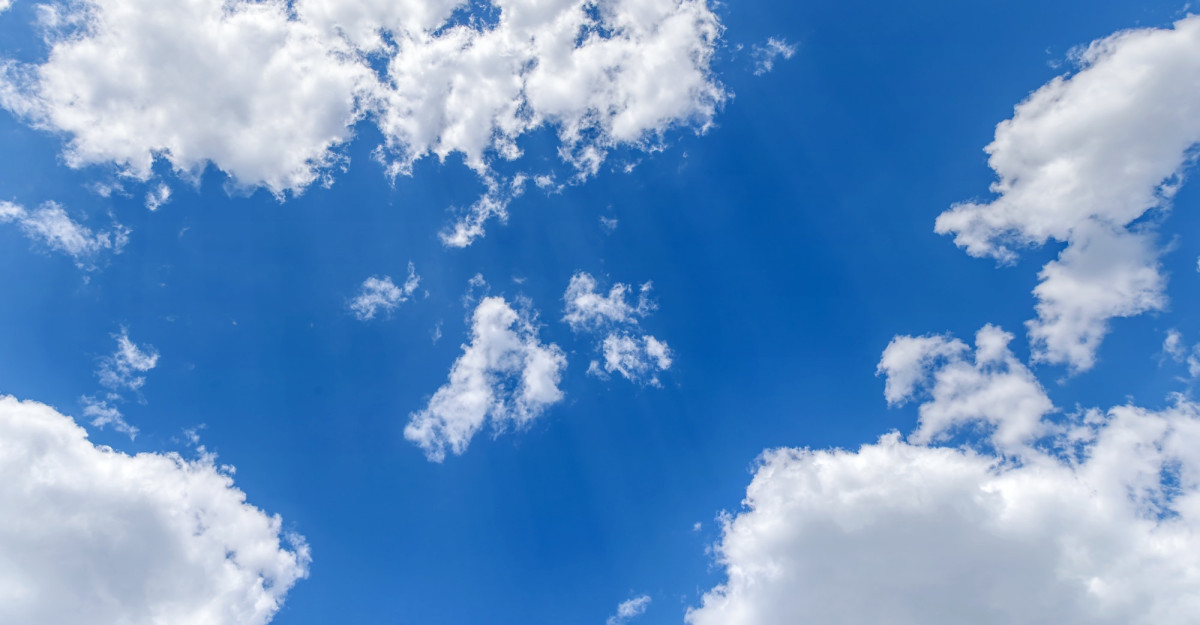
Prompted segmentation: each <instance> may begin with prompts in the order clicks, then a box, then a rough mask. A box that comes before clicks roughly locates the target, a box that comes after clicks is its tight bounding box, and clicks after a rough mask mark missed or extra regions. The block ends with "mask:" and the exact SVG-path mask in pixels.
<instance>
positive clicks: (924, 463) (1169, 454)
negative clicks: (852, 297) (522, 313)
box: [686, 326, 1200, 625]
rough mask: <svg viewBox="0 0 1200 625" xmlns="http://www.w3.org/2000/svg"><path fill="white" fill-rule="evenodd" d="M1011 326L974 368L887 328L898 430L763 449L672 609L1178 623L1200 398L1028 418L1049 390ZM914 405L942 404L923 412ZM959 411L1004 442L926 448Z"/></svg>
mask: <svg viewBox="0 0 1200 625" xmlns="http://www.w3.org/2000/svg"><path fill="white" fill-rule="evenodd" d="M1010 338H1011V337H1010V336H1008V335H1006V334H1004V333H1003V332H1001V331H1000V330H998V329H996V328H993V327H990V326H989V327H985V328H984V329H983V330H981V331H980V333H979V336H978V337H977V338H976V351H975V358H974V362H973V363H972V362H968V361H967V360H966V359H965V358H964V354H965V352H966V351H968V350H967V348H966V346H965V345H962V344H961V343H957V342H956V341H954V340H953V339H948V338H945V337H921V338H918V339H912V338H911V337H904V338H898V339H896V340H895V341H893V343H892V345H891V346H889V348H888V352H889V353H885V357H884V361H885V362H889V356H890V357H891V358H890V364H889V365H887V366H883V365H881V369H883V370H884V371H885V372H895V374H896V375H897V376H898V377H896V378H895V379H889V386H890V389H889V391H888V392H889V400H893V399H894V400H895V401H902V400H903V399H904V398H905V397H907V396H908V395H909V393H912V392H915V389H917V388H922V385H924V387H923V388H926V389H928V392H929V396H928V397H929V399H928V401H927V403H926V404H925V405H923V406H922V411H921V413H922V423H921V426H920V427H919V429H918V432H917V434H915V435H914V436H912V437H910V440H909V441H908V442H905V441H903V440H902V439H901V437H900V435H899V434H898V433H892V434H888V435H886V436H884V437H882V438H881V439H880V440H879V441H878V442H877V443H875V444H869V445H864V446H862V447H861V448H859V449H858V450H856V451H846V450H810V449H776V450H770V451H767V452H765V453H764V454H763V456H762V458H761V460H760V464H759V467H758V468H757V471H756V474H755V476H754V479H753V481H752V482H751V484H750V486H749V488H748V489H747V494H746V499H745V501H744V502H743V503H744V508H743V510H741V511H740V512H738V513H737V514H732V515H725V517H724V519H723V530H722V537H721V539H720V541H719V542H718V543H717V544H716V545H715V553H716V555H717V559H718V561H719V563H720V564H721V565H722V566H723V567H724V570H725V575H726V581H725V582H724V583H722V584H720V585H718V586H717V587H715V588H713V589H712V590H711V591H709V592H708V593H706V594H705V595H704V597H703V599H702V601H701V605H700V606H698V607H695V608H692V609H690V610H689V611H688V614H687V619H686V620H687V622H688V623H690V624H691V625H710V624H718V623H719V624H721V625H768V624H771V625H773V624H775V623H809V622H811V623H829V624H837V623H846V624H848V625H849V624H856V623H883V622H886V623H892V624H895V625H909V624H912V625H916V624H921V625H936V624H941V623H944V624H947V625H949V624H952V623H1012V624H1023V623H1024V624H1030V625H1032V624H1033V623H1046V622H1054V623H1063V624H1066V625H1071V624H1076V623H1078V624H1080V625H1084V624H1087V625H1104V624H1112V625H1118V624H1120V625H1126V624H1132V625H1141V624H1145V625H1149V624H1154V625H1175V624H1178V625H1184V624H1186V623H1190V622H1192V621H1193V620H1194V616H1195V614H1196V613H1197V610H1200V595H1197V594H1196V592H1195V588H1196V587H1197V584H1200V452H1198V451H1197V450H1200V405H1197V404H1194V403H1191V402H1190V401H1187V400H1185V399H1183V398H1182V397H1177V398H1176V401H1175V404H1174V405H1173V406H1172V407H1170V408H1168V409H1165V410H1162V411H1158V412H1155V411H1150V410H1145V409H1142V408H1138V407H1136V406H1131V405H1126V406H1120V407H1116V408H1113V409H1111V410H1109V411H1108V412H1107V413H1103V412H1101V411H1098V410H1090V411H1083V412H1080V413H1079V414H1076V415H1072V416H1071V417H1068V418H1067V420H1066V421H1065V422H1059V423H1056V424H1052V423H1049V422H1047V421H1042V422H1041V424H1040V425H1038V426H1033V427H1031V426H1030V425H1029V419H1030V418H1031V417H1032V416H1034V415H1035V414H1036V415H1038V416H1041V415H1043V414H1045V412H1046V411H1048V410H1049V400H1048V399H1046V398H1045V397H1044V394H1043V393H1042V392H1041V389H1040V387H1036V383H1035V382H1033V381H1032V380H1030V379H1027V377H1026V375H1027V373H1028V371H1027V370H1025V369H1024V367H1023V365H1021V364H1020V363H1018V362H1015V361H1014V360H1013V359H1012V356H1011V354H1010V353H1009V352H1008V350H1007V347H1006V343H1007V341H1008V340H1009V339H1010ZM956 343H957V344H956ZM947 346H952V347H949V348H947ZM930 354H933V356H930ZM913 368H916V372H915V373H913V372H912V369H913ZM931 377H932V380H933V382H932V385H931V386H930V385H929V378H931ZM1030 401H1032V403H1027V402H1030ZM991 402H995V403H991ZM930 407H934V408H936V409H937V410H939V411H941V415H942V417H943V418H940V419H936V420H935V419H927V418H926V417H927V415H928V412H929V411H927V410H926V408H930ZM946 415H949V418H945V417H946ZM970 421H976V422H980V423H982V424H985V425H995V426H996V432H997V438H998V439H1003V438H1004V437H1003V436H1002V434H1001V433H1002V432H1003V431H1004V430H1005V428H1006V427H1007V428H1009V431H1010V432H1011V433H1012V437H1011V438H1012V443H1013V444H1011V445H1009V446H1008V450H1009V451H1010V452H1011V453H1007V454H1005V455H1003V456H1000V455H995V454H993V453H992V452H989V451H987V450H986V449H971V448H962V447H960V448H952V447H946V446H932V445H929V444H927V443H928V442H929V441H932V440H939V439H940V438H941V436H942V435H943V434H946V433H947V432H949V431H950V430H951V429H953V428H956V427H959V426H962V425H965V424H967V423H968V422H970Z"/></svg>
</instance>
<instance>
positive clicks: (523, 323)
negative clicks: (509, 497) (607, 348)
mask: <svg viewBox="0 0 1200 625" xmlns="http://www.w3.org/2000/svg"><path fill="white" fill-rule="evenodd" d="M535 324H536V318H535V317H534V315H533V313H531V312H529V311H528V310H521V311H517V310H515V309H513V307H512V306H510V305H509V304H508V302H507V301H505V300H504V298H502V297H495V296H493V297H485V298H483V299H482V300H481V301H480V302H479V305H478V306H477V307H476V308H475V312H474V314H473V315H472V319H471V342H470V343H469V344H466V345H463V353H462V355H461V356H459V357H458V360H456V361H455V362H454V365H453V366H452V367H451V369H450V377H449V380H448V381H447V382H446V384H445V385H443V386H442V387H441V388H439V389H438V390H437V392H436V393H434V395H433V397H432V398H431V399H430V400H429V405H428V406H426V407H425V409H423V410H421V411H420V412H417V413H414V414H413V415H412V416H411V419H410V420H409V423H408V425H407V427H405V428H404V437H405V438H407V439H408V440H410V441H412V442H414V443H416V444H417V445H419V446H420V447H421V449H423V450H425V454H426V456H427V457H428V458H429V459H430V460H431V461H434V462H441V461H442V460H443V459H445V457H446V451H447V450H449V451H450V452H451V453H454V454H462V453H463V452H464V451H466V449H467V445H469V444H470V442H471V439H472V438H473V437H474V436H475V433H476V432H478V431H479V429H480V428H482V427H483V425H484V422H485V421H489V420H490V421H491V424H492V426H493V427H494V428H496V430H497V431H500V430H502V429H504V428H507V427H509V426H512V427H516V428H520V427H522V426H525V425H527V424H528V423H529V422H530V421H532V420H533V419H535V418H537V417H538V416H540V415H541V413H542V412H543V411H544V410H545V409H546V408H547V407H548V406H550V405H552V404H554V403H557V402H558V401H559V400H561V399H562V397H563V393H562V391H561V390H560V389H559V388H558V383H559V380H560V378H561V376H562V371H563V369H565V368H566V366H567V358H566V355H565V354H564V353H563V351H562V350H561V349H560V348H559V347H558V346H557V345H555V344H553V343H551V344H549V345H543V344H542V343H541V341H540V340H539V339H538V332H537V326H536V325H535Z"/></svg>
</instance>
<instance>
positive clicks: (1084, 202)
mask: <svg viewBox="0 0 1200 625" xmlns="http://www.w3.org/2000/svg"><path fill="white" fill-rule="evenodd" d="M1076 60H1077V62H1078V65H1079V70H1078V71H1077V72H1076V73H1075V74H1074V75H1070V76H1062V77H1058V78H1055V79H1054V80H1052V81H1050V82H1049V83H1047V84H1046V85H1044V86H1043V87H1041V88H1040V89H1038V90H1037V91H1035V92H1034V93H1033V94H1032V95H1030V96H1029V98H1028V99H1026V100H1025V101H1024V102H1022V103H1020V104H1019V105H1017V107H1016V111H1015V113H1014V115H1013V117H1012V118H1011V119H1008V120H1006V121H1004V122H1002V123H1001V124H1000V125H999V126H997V128H996V137H995V140H994V141H993V142H992V143H991V144H990V145H989V146H987V148H986V151H987V153H988V154H989V155H990V159H989V164H990V165H991V167H992V169H993V170H995V172H996V174H997V175H998V177H999V180H998V181H997V182H996V183H995V184H993V185H992V190H993V191H994V192H995V193H996V194H997V197H996V198H995V199H994V200H992V201H991V202H967V203H963V204H958V205H956V206H954V207H953V208H952V209H951V210H949V211H946V212H945V213H943V214H942V215H941V216H939V217H938V219H937V224H936V230H937V232H939V233H942V234H952V235H954V240H955V242H956V243H957V244H958V245H959V246H961V247H963V248H965V249H966V251H967V252H968V253H969V254H971V255H973V256H990V257H993V258H996V259H998V260H999V261H1001V262H1011V261H1012V260H1014V259H1015V258H1016V255H1017V251H1018V250H1019V249H1020V248H1021V247H1025V246H1037V245H1043V244H1045V243H1046V242H1048V241H1050V240H1055V241H1061V242H1064V243H1066V244H1067V245H1066V248H1065V249H1064V250H1063V251H1062V253H1061V254H1060V255H1059V258H1058V259H1057V260H1055V261H1053V262H1051V263H1049V264H1048V265H1046V266H1045V267H1044V268H1043V269H1042V271H1041V273H1040V274H1039V277H1040V278H1041V283H1040V284H1039V285H1038V286H1037V288H1036V289H1035V290H1034V294H1035V295H1036V296H1037V298H1038V306H1037V318H1036V319H1033V320H1031V321H1030V322H1029V323H1028V329H1029V334H1030V338H1031V339H1032V342H1033V347H1034V358H1035V360H1037V361H1042V362H1049V363H1065V364H1068V365H1069V366H1070V367H1071V368H1072V369H1073V370H1076V371H1078V370H1085V369H1088V368H1090V367H1092V366H1093V365H1094V363H1095V358H1096V350H1097V348H1098V347H1099V344H1100V342H1101V340H1102V339H1103V337H1104V336H1105V334H1106V333H1107V332H1108V324H1109V321H1110V320H1111V319H1112V318H1114V317H1129V316H1134V315H1138V314H1141V313H1143V312H1146V311H1150V310H1158V309H1161V308H1163V307H1164V306H1165V304H1166V301H1167V300H1166V296H1165V294H1164V288H1165V278H1164V277H1163V276H1162V273H1161V271H1160V268H1159V262H1158V259H1159V256H1160V255H1161V251H1162V250H1161V248H1160V247H1159V246H1157V245H1156V243H1155V236H1154V232H1153V231H1152V230H1151V229H1150V227H1149V226H1148V225H1146V224H1147V223H1148V222H1147V220H1146V219H1144V216H1146V215H1147V213H1148V212H1150V211H1154V210H1162V209H1165V208H1166V207H1168V205H1169V203H1170V200H1171V198H1172V197H1173V195H1174V194H1175V192H1176V190H1177V189H1178V188H1179V186H1180V185H1181V184H1182V181H1183V173H1184V170H1185V169H1186V168H1187V167H1188V166H1189V165H1190V164H1192V163H1193V162H1194V157H1195V146H1196V144H1197V143H1198V142H1200V90H1197V89H1196V88H1195V84H1196V81H1197V80H1198V79H1200V16H1192V17H1188V18H1186V19H1183V20H1180V21H1178V22H1176V23H1175V24H1174V27H1173V28H1168V29H1140V30H1131V31H1125V32H1120V33H1117V34H1115V35H1112V36H1110V37H1107V38H1104V39H1101V40H1098V41H1095V42H1093V43H1092V44H1091V45H1089V46H1087V47H1086V48H1085V49H1083V50H1081V51H1079V52H1078V53H1077V54H1076Z"/></svg>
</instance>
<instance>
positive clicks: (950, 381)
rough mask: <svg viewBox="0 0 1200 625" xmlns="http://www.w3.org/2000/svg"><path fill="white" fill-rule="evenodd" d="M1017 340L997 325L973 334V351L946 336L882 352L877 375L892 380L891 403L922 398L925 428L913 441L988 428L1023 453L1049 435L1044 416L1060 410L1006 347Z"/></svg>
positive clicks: (912, 340) (896, 343)
mask: <svg viewBox="0 0 1200 625" xmlns="http://www.w3.org/2000/svg"><path fill="white" fill-rule="evenodd" d="M1012 338H1013V336H1012V335H1011V334H1009V333H1007V332H1004V331H1003V330H1001V329H999V328H997V327H995V326H992V325H988V326H984V328H983V329H981V330H980V331H979V332H978V333H977V334H976V335H975V353H974V356H973V358H967V352H968V351H969V349H968V348H967V346H966V344H964V343H963V342H962V341H959V340H958V339H953V338H949V337H944V336H922V337H911V336H902V337H896V338H895V339H893V340H892V342H891V343H890V344H889V345H888V346H887V349H885V350H884V352H883V358H882V359H881V360H880V362H879V368H878V372H879V373H880V374H881V375H884V376H886V380H887V382H886V387H885V390H884V395H885V397H886V398H887V401H888V403H889V404H892V405H899V404H903V403H905V402H907V401H908V400H910V399H912V398H913V397H915V396H917V395H918V393H922V392H924V393H928V396H929V398H930V399H929V400H928V401H926V402H924V403H922V404H921V407H920V411H919V412H920V425H919V427H918V428H917V430H916V432H914V433H913V435H912V436H911V437H910V439H911V440H912V441H915V442H918V443H928V442H930V441H932V440H935V439H937V438H938V437H940V436H948V435H950V434H952V433H953V431H954V430H955V428H957V427H961V426H964V425H971V424H982V425H985V426H986V427H988V428H990V429H991V430H992V431H991V433H990V438H991V441H992V443H993V444H994V445H995V447H996V448H997V449H999V450H1003V451H1006V452H1012V451H1018V450H1020V449H1021V448H1022V447H1023V446H1024V445H1026V444H1027V443H1028V442H1029V441H1031V440H1034V439H1036V438H1038V437H1039V436H1040V435H1041V434H1042V433H1043V427H1044V423H1043V421H1042V419H1043V417H1045V416H1046V415H1047V414H1049V413H1050V412H1052V411H1053V410H1054V405H1053V404H1052V403H1051V402H1050V398H1049V397H1047V396H1046V391H1045V390H1044V389H1043V388H1042V385H1041V384H1040V383H1038V381H1037V378H1035V377H1034V375H1033V372H1031V371H1030V370H1029V369H1028V368H1027V367H1025V365H1023V364H1021V362H1020V361H1019V360H1017V358H1016V357H1015V356H1013V354H1012V352H1011V351H1010V350H1009V349H1008V344H1009V342H1010V341H1012Z"/></svg>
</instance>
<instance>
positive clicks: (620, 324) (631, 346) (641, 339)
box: [563, 271, 671, 386]
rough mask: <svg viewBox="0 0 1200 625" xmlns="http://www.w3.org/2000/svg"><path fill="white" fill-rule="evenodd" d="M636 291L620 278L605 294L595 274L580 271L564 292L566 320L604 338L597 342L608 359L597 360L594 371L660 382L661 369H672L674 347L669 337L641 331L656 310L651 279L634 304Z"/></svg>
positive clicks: (576, 328) (574, 327) (591, 370)
mask: <svg viewBox="0 0 1200 625" xmlns="http://www.w3.org/2000/svg"><path fill="white" fill-rule="evenodd" d="M632 292H633V288H632V287H631V286H630V285H628V284H622V283H620V282H618V283H616V284H614V285H613V286H612V288H610V289H609V291H608V293H607V294H605V293H603V292H601V291H599V290H598V284H597V282H596V279H595V278H594V277H592V275H591V274H588V273H585V272H582V271H580V272H578V273H576V274H575V275H573V276H571V281H570V282H569V283H568V284H567V291H566V293H565V294H563V301H564V302H566V305H565V309H564V315H563V321H566V322H567V324H569V325H570V326H571V329H572V330H573V331H575V332H588V333H591V334H594V335H596V336H603V338H602V339H600V340H599V341H598V343H597V346H596V349H597V350H598V351H599V352H600V354H601V355H602V356H603V362H602V361H600V360H593V361H592V362H591V364H590V365H589V366H588V373H590V374H592V375H596V376H600V377H606V376H607V375H609V374H612V373H618V374H620V375H621V377H624V378H625V379H627V380H631V381H634V382H639V383H640V382H645V383H648V384H650V385H651V386H658V385H659V384H660V382H659V380H658V372H660V371H665V370H667V369H669V368H670V367H671V349H670V347H668V346H667V343H666V342H665V341H660V340H658V339H657V338H655V337H653V336H650V335H649V334H642V333H641V332H640V323H641V319H642V318H643V317H645V316H646V315H648V314H650V313H651V312H652V311H653V310H654V308H655V307H654V303H653V302H652V301H651V300H650V283H649V282H647V283H645V284H643V285H642V286H641V287H640V288H639V289H638V297H637V303H636V304H633V303H630V302H629V298H628V296H629V294H630V293H632Z"/></svg>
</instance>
